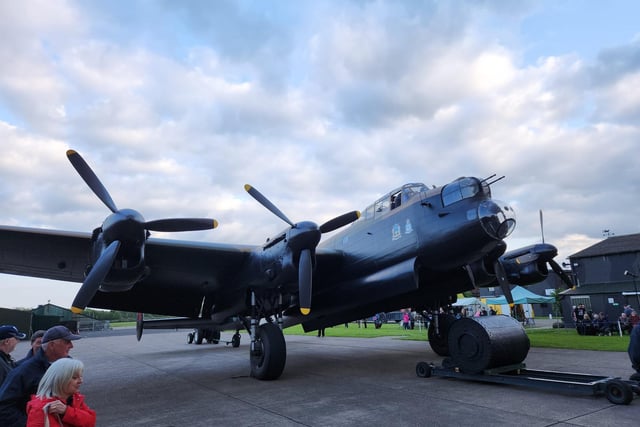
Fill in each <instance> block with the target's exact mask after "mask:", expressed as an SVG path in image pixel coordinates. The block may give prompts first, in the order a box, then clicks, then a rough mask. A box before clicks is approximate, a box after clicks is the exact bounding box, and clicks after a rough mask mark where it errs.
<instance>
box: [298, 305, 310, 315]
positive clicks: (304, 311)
mask: <svg viewBox="0 0 640 427" xmlns="http://www.w3.org/2000/svg"><path fill="white" fill-rule="evenodd" d="M300 313H302V314H303V315H305V316H306V315H307V314H309V313H311V309H310V308H303V307H300Z"/></svg>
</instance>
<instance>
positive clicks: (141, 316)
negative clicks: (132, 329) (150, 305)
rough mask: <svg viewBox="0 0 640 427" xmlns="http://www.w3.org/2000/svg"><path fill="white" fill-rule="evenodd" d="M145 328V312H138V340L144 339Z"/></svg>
mask: <svg viewBox="0 0 640 427" xmlns="http://www.w3.org/2000/svg"><path fill="white" fill-rule="evenodd" d="M143 329H144V314H143V313H138V314H137V316H136V338H137V339H138V341H140V340H141V339H142V330H143Z"/></svg>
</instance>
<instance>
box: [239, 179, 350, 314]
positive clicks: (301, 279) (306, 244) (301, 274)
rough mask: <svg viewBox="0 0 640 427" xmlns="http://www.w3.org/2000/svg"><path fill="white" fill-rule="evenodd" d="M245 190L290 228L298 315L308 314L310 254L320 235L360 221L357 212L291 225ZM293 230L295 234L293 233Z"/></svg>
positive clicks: (258, 196)
mask: <svg viewBox="0 0 640 427" xmlns="http://www.w3.org/2000/svg"><path fill="white" fill-rule="evenodd" d="M244 189H245V190H246V191H247V193H249V194H250V195H251V197H253V198H254V199H256V200H257V201H258V203H260V204H261V205H262V206H264V207H265V208H267V209H268V210H269V211H270V212H271V213H273V214H274V215H276V216H277V217H278V218H280V219H281V220H283V221H284V222H286V223H287V224H289V225H290V226H291V236H290V238H289V242H288V244H289V246H290V248H291V250H292V251H294V253H295V252H299V254H298V256H299V261H298V302H299V305H300V312H301V313H302V314H303V315H307V314H309V313H310V312H311V293H312V285H313V283H312V282H313V255H312V254H313V252H314V251H315V248H316V246H317V245H318V243H319V242H320V234H322V233H329V232H331V231H334V230H337V229H338V228H340V227H344V226H345V225H347V224H350V223H352V222H354V221H355V220H357V219H358V218H360V212H358V211H352V212H348V213H346V214H343V215H340V216H338V217H336V218H333V219H331V220H329V221H327V222H325V223H324V224H322V225H321V226H319V227H318V225H317V224H315V223H313V222H310V221H304V222H299V223H297V224H294V223H293V222H292V221H291V220H290V219H289V218H287V216H286V215H285V214H284V213H282V211H280V209H278V208H277V207H276V206H275V205H274V204H273V203H271V202H270V201H269V199H267V198H266V197H265V196H263V195H262V193H260V192H259V191H258V190H257V189H256V188H254V187H252V186H251V185H249V184H246V185H245V186H244ZM294 231H296V233H293V232H294Z"/></svg>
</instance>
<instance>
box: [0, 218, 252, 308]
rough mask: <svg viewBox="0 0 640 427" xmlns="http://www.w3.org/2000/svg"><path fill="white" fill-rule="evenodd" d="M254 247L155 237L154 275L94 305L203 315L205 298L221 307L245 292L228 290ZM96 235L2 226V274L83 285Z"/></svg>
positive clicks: (150, 258) (150, 257)
mask: <svg viewBox="0 0 640 427" xmlns="http://www.w3.org/2000/svg"><path fill="white" fill-rule="evenodd" d="M252 248H253V247H252V246H248V245H247V246H241V245H225V244H215V243H207V242H189V241H180V240H169V239H153V238H150V239H149V240H148V241H147V243H146V250H145V260H146V265H147V266H148V267H149V274H148V276H147V277H145V278H144V279H143V280H142V281H140V282H138V283H136V284H135V285H134V286H133V288H132V289H130V290H129V291H125V292H111V293H106V292H98V293H96V295H95V296H94V298H93V299H92V300H91V303H90V304H89V306H90V307H95V308H105V309H113V310H124V311H132V312H145V313H156V314H167V315H174V316H186V317H197V316H198V315H199V313H200V308H201V306H202V303H203V299H204V298H205V296H207V297H209V298H214V299H215V300H217V301H219V302H220V303H222V304H223V303H224V302H225V298H226V297H228V298H231V297H232V296H235V295H237V293H238V291H239V288H237V287H233V288H228V287H227V288H223V287H222V284H224V283H233V279H232V277H233V276H235V275H236V274H238V271H239V270H240V267H241V266H242V264H243V263H244V262H245V260H246V259H247V257H248V256H249V252H250V251H251V249H252ZM90 250H91V235H90V234H88V233H77V232H69V231H54V230H45V229H35V228H22V227H7V226H2V227H0V273H7V274H16V275H22V276H31V277H39V278H46V279H53V280H63V281H69V282H82V281H83V280H84V272H85V269H86V267H87V264H88V262H89V251H90Z"/></svg>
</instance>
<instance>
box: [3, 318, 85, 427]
mask: <svg viewBox="0 0 640 427" xmlns="http://www.w3.org/2000/svg"><path fill="white" fill-rule="evenodd" d="M80 338H81V337H80V335H75V334H73V333H71V331H70V330H69V329H67V328H66V327H64V326H54V327H52V328H49V329H47V332H45V334H44V336H43V337H42V347H41V348H40V350H38V352H37V353H36V355H34V356H33V357H31V358H29V359H27V360H25V361H24V362H22V363H20V364H19V365H18V366H17V367H16V368H15V369H13V370H12V371H11V372H10V373H9V375H7V378H6V379H5V381H4V383H3V384H2V387H0V420H1V421H2V426H4V427H14V426H15V427H18V426H19V427H24V426H25V425H26V424H27V414H26V406H27V402H28V401H29V399H30V397H31V395H32V394H35V392H36V391H37V389H38V383H39V382H40V379H42V376H43V375H44V373H45V372H46V370H47V369H48V368H49V366H50V365H51V364H52V363H53V362H55V361H56V360H58V359H62V358H63V357H69V350H71V349H72V348H73V342H72V341H75V340H77V339H80Z"/></svg>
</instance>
